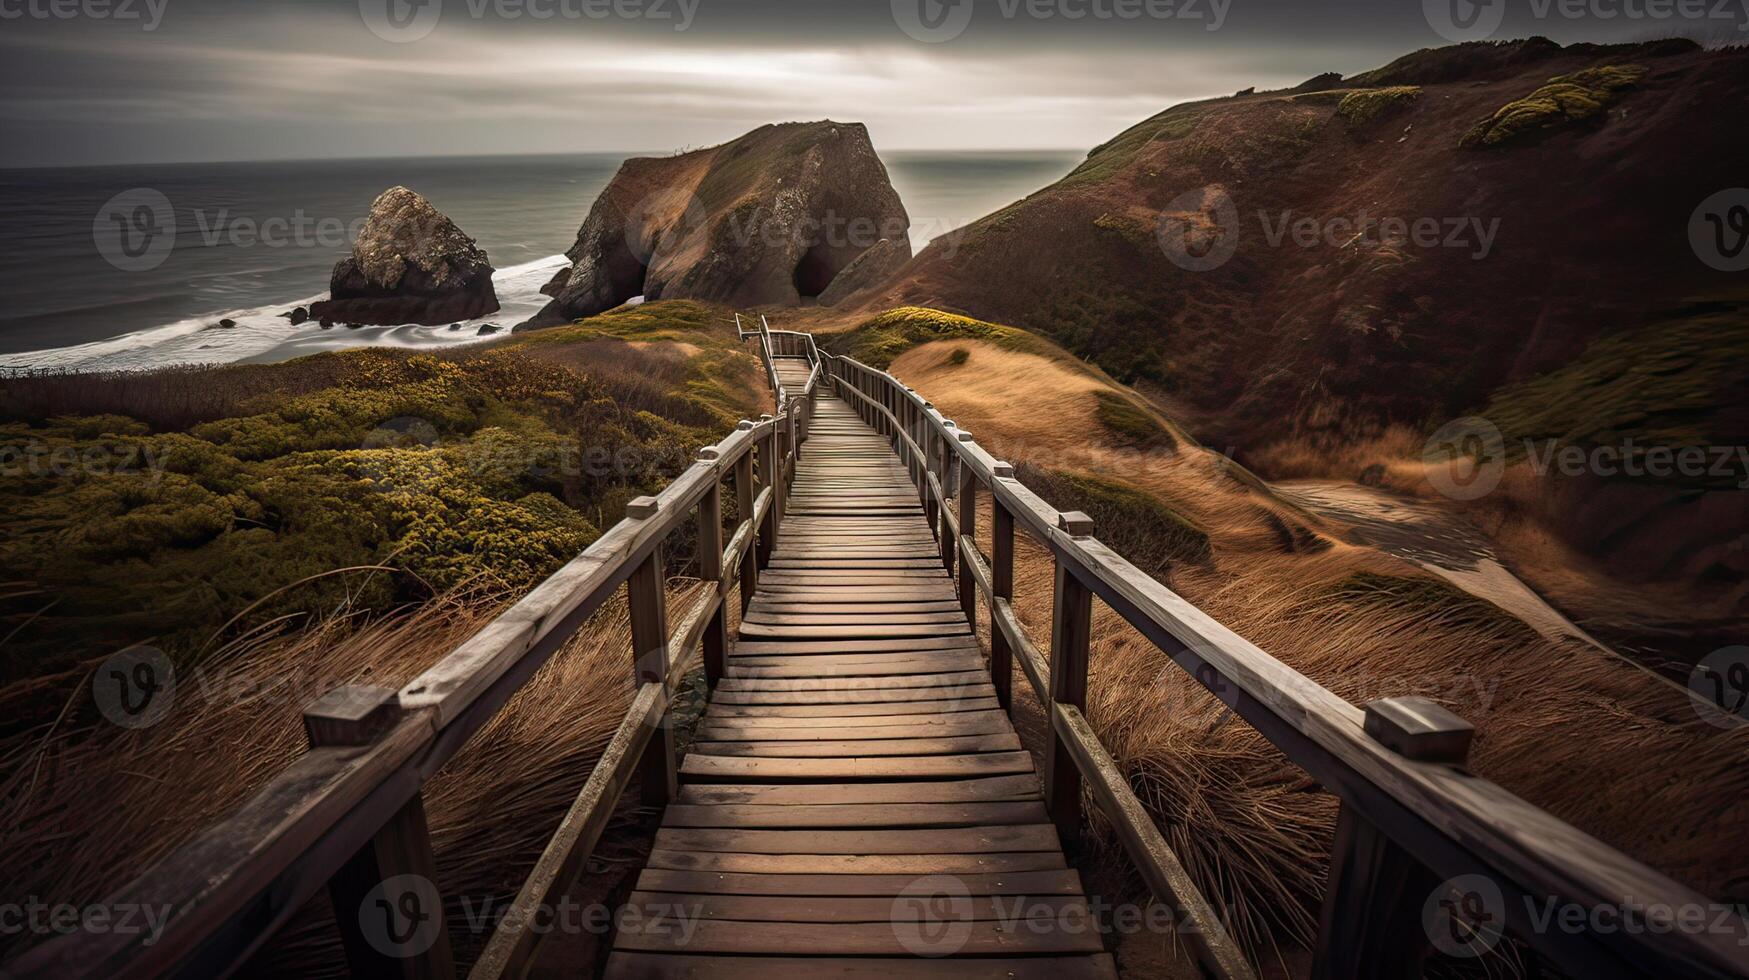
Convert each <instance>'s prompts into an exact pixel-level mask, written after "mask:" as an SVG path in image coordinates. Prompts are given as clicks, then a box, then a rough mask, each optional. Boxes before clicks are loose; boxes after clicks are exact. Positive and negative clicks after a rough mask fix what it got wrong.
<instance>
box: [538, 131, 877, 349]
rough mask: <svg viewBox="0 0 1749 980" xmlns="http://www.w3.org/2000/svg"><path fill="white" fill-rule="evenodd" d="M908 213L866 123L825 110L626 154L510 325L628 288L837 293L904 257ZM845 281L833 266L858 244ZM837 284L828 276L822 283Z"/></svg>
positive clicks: (776, 298)
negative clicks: (573, 239) (538, 301)
mask: <svg viewBox="0 0 1749 980" xmlns="http://www.w3.org/2000/svg"><path fill="white" fill-rule="evenodd" d="M910 224H911V219H910V217H909V216H908V215H907V214H906V213H905V206H904V204H902V203H901V202H900V201H899V195H898V192H897V191H895V190H893V185H892V183H891V182H890V181H889V180H888V178H887V168H886V166H885V165H884V164H882V163H881V159H880V157H878V156H876V155H875V151H874V146H873V144H872V143H870V141H869V136H868V129H867V128H866V127H864V126H863V125H862V124H860V123H838V122H832V121H830V120H828V121H825V122H812V123H784V124H782V125H775V126H761V127H760V128H758V129H756V130H754V131H753V132H751V133H748V134H747V135H745V136H742V137H740V138H739V139H736V140H733V141H732V142H729V143H724V144H723V145H721V146H716V147H712V148H710V149H705V150H696V151H694V152H691V153H684V154H680V155H678V156H672V157H661V158H652V157H644V158H637V159H632V160H627V161H626V162H625V164H624V165H623V166H622V167H620V170H619V173H618V174H617V175H615V176H614V179H613V182H612V183H610V184H609V185H608V187H607V189H606V190H604V191H603V192H602V193H601V196H600V197H599V198H597V199H596V201H595V206H594V207H593V208H592V209H591V210H590V212H589V217H588V219H587V220H585V221H584V222H583V227H582V228H581V229H580V230H579V231H578V233H577V243H576V244H575V245H573V246H572V247H571V249H570V251H568V252H566V253H565V254H566V256H567V257H568V258H569V259H570V260H571V265H570V267H568V268H566V269H563V270H561V271H560V272H559V274H558V275H557V276H555V277H554V278H553V280H552V281H551V282H549V283H548V284H547V285H546V286H545V287H544V288H543V290H542V291H543V292H545V293H546V294H547V295H548V296H551V297H553V301H552V302H551V303H548V304H547V306H546V308H545V309H543V310H541V312H540V313H539V314H537V315H536V316H535V317H534V318H533V319H531V320H529V321H528V322H527V323H525V324H523V325H522V327H520V328H519V329H524V328H529V327H544V326H551V325H553V324H557V323H566V322H569V321H571V320H575V319H579V318H581V317H586V316H593V315H595V314H597V313H600V312H602V311H604V310H609V309H612V308H613V307H616V306H618V305H620V304H621V303H624V302H625V301H626V300H628V299H631V298H633V297H635V296H644V297H646V298H648V299H652V300H654V299H698V300H707V301H711V302H717V303H723V304H726V305H732V306H766V305H779V306H796V305H800V304H802V303H804V302H812V301H816V300H819V301H824V300H826V299H827V297H830V298H832V299H833V300H836V299H838V298H841V297H842V296H843V295H845V294H847V293H848V292H852V291H855V289H858V288H861V287H863V286H866V285H868V284H870V283H869V280H870V278H871V276H870V274H871V273H873V272H876V271H881V272H886V271H890V270H892V269H894V268H896V267H897V266H899V265H902V264H904V262H905V260H907V259H909V258H910V257H911V245H910V239H909V237H908V229H909V228H910ZM877 247H878V249H879V252H878V256H879V259H880V260H879V261H878V262H868V263H861V264H860V266H859V269H858V270H857V271H856V273H855V278H856V280H857V281H856V282H855V283H854V284H853V283H850V282H846V283H844V284H842V285H838V284H837V283H836V280H837V279H838V277H839V275H840V273H843V272H845V271H846V270H847V269H850V267H851V266H852V265H853V264H854V263H857V260H858V259H859V258H860V257H861V256H862V255H863V254H864V253H865V252H869V251H871V250H874V249H877ZM835 286H836V288H834V287H835Z"/></svg>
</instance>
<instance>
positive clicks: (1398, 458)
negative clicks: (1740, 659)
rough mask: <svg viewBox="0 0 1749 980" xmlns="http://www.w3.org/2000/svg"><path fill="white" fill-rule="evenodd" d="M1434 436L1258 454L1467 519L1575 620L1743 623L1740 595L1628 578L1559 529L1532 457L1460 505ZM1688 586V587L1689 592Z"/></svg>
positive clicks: (1297, 439) (1383, 437)
mask: <svg viewBox="0 0 1749 980" xmlns="http://www.w3.org/2000/svg"><path fill="white" fill-rule="evenodd" d="M1425 442H1426V437H1425V436H1424V435H1423V434H1421V433H1418V432H1416V431H1414V430H1412V429H1408V428H1405V427H1401V426H1395V427H1391V428H1388V429H1386V430H1385V431H1383V432H1381V433H1379V434H1378V435H1376V436H1374V437H1373V438H1370V439H1362V440H1357V441H1355V442H1352V443H1342V442H1335V441H1332V440H1329V439H1311V438H1307V437H1304V436H1293V437H1289V438H1287V439H1283V440H1280V441H1278V442H1275V443H1272V444H1270V445H1268V446H1265V447H1263V448H1262V449H1260V450H1258V451H1256V452H1253V453H1252V454H1251V458H1252V460H1253V462H1255V463H1256V465H1257V466H1258V467H1259V468H1261V469H1263V470H1265V471H1267V472H1268V473H1270V474H1271V476H1272V477H1274V478H1276V479H1282V480H1287V479H1301V478H1304V479H1333V480H1344V481H1352V480H1359V479H1362V478H1363V477H1364V479H1365V480H1366V481H1367V482H1368V483H1371V484H1373V485H1375V486H1377V487H1379V488H1381V489H1383V490H1387V491H1390V492H1392V493H1395V494H1401V495H1403V496H1405V497H1410V498H1412V499H1416V500H1421V501H1427V502H1429V503H1430V504H1433V505H1437V506H1438V507H1439V508H1441V509H1443V510H1446V511H1449V512H1451V513H1455V514H1461V515H1462V516H1463V518H1464V519H1465V520H1468V521H1469V522H1470V523H1472V524H1474V525H1475V526H1476V527H1478V528H1479V529H1480V530H1481V531H1482V532H1483V533H1484V534H1486V535H1487V536H1488V538H1489V540H1490V541H1492V542H1493V544H1494V546H1495V549H1496V550H1497V551H1498V553H1499V554H1500V556H1501V557H1502V558H1503V559H1504V560H1505V561H1506V562H1507V563H1508V564H1510V565H1511V567H1512V569H1513V571H1514V572H1515V573H1516V574H1517V575H1518V577H1520V578H1522V579H1523V580H1525V581H1526V582H1528V583H1529V584H1530V585H1531V586H1533V587H1534V588H1535V589H1536V591H1537V592H1538V593H1540V594H1541V595H1543V596H1544V597H1545V598H1547V599H1548V601H1549V602H1550V603H1551V604H1552V605H1554V606H1555V607H1556V608H1558V609H1560V610H1562V611H1563V612H1564V613H1566V614H1567V615H1568V617H1569V618H1571V619H1573V620H1575V621H1577V622H1580V623H1582V624H1583V623H1597V624H1599V625H1600V626H1602V627H1606V628H1609V629H1611V630H1614V631H1615V632H1618V633H1621V634H1623V635H1626V636H1630V637H1632V636H1635V635H1638V634H1641V633H1643V632H1645V631H1646V630H1645V626H1646V625H1647V624H1672V623H1684V622H1686V623H1694V624H1698V623H1709V622H1721V621H1729V620H1732V619H1734V618H1735V614H1734V612H1733V610H1734V609H1735V607H1736V606H1737V604H1738V603H1739V602H1740V591H1741V590H1740V589H1739V590H1730V589H1720V590H1715V591H1714V592H1713V594H1711V595H1706V596H1703V595H1701V594H1700V593H1699V590H1697V589H1695V588H1693V587H1692V586H1693V585H1694V583H1692V582H1688V583H1680V582H1668V583H1649V582H1628V581H1623V580H1622V579H1621V578H1620V577H1618V576H1615V575H1612V574H1611V573H1610V572H1609V571H1608V570H1606V569H1605V568H1604V567H1603V566H1602V564H1601V563H1600V562H1599V561H1597V560H1596V559H1595V558H1593V557H1591V556H1588V555H1586V554H1583V553H1581V552H1580V551H1579V550H1578V549H1577V548H1575V547H1573V546H1572V545H1571V544H1569V543H1568V542H1566V541H1563V540H1562V539H1561V538H1560V537H1559V536H1558V535H1557V534H1556V533H1555V532H1554V530H1553V528H1554V527H1557V526H1559V525H1561V524H1562V523H1564V522H1565V517H1566V515H1564V514H1562V513H1560V512H1559V511H1560V509H1561V508H1562V507H1564V506H1566V504H1565V503H1564V502H1563V501H1564V500H1566V499H1567V498H1566V496H1564V495H1562V494H1561V493H1558V492H1557V489H1558V488H1557V487H1556V486H1555V485H1554V483H1553V481H1552V479H1551V478H1550V477H1548V476H1545V475H1542V474H1538V473H1537V472H1536V471H1535V469H1534V468H1533V467H1532V466H1531V465H1530V463H1529V462H1528V461H1523V460H1521V461H1519V462H1516V463H1513V464H1511V465H1509V466H1507V467H1506V468H1505V471H1504V472H1503V473H1502V474H1501V477H1500V483H1499V485H1498V486H1497V487H1495V488H1494V490H1493V491H1492V492H1490V493H1487V494H1485V495H1483V496H1481V497H1478V498H1476V499H1474V500H1453V499H1450V498H1448V497H1447V496H1445V495H1444V494H1442V493H1440V491H1439V490H1438V489H1437V488H1436V487H1435V486H1434V484H1433V483H1432V482H1431V481H1430V480H1429V479H1428V471H1429V464H1428V463H1427V462H1425V461H1424V460H1423V458H1422V452H1423V448H1424V445H1425ZM1685 586H1688V587H1685Z"/></svg>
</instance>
